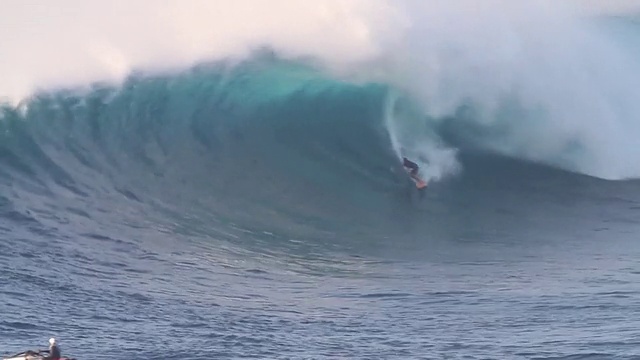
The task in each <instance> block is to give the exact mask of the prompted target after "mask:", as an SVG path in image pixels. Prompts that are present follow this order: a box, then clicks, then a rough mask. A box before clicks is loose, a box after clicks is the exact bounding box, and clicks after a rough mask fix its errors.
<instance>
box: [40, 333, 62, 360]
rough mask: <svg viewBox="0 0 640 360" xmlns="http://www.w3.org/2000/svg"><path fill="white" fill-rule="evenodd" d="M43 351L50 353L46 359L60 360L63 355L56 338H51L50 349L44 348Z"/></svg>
mask: <svg viewBox="0 0 640 360" xmlns="http://www.w3.org/2000/svg"><path fill="white" fill-rule="evenodd" d="M43 352H48V353H49V355H48V356H46V357H45V358H44V360H59V359H60V357H61V355H60V348H59V347H58V343H57V342H56V339H54V338H51V339H49V350H44V351H43Z"/></svg>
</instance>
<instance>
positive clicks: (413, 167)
mask: <svg viewBox="0 0 640 360" xmlns="http://www.w3.org/2000/svg"><path fill="white" fill-rule="evenodd" d="M402 166H404V167H406V168H407V169H411V175H414V176H415V175H418V169H419V167H418V164H416V163H414V162H413V161H409V160H408V159H407V158H406V157H403V158H402Z"/></svg>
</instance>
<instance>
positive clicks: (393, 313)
mask: <svg viewBox="0 0 640 360" xmlns="http://www.w3.org/2000/svg"><path fill="white" fill-rule="evenodd" d="M602 26H603V27H604V28H606V33H607V34H608V35H607V36H611V37H612V38H615V39H617V41H619V42H618V44H626V45H624V46H622V45H621V46H622V47H623V48H625V46H627V45H628V46H627V47H626V48H628V49H632V48H633V46H632V45H633V44H635V46H637V45H638V44H640V43H638V41H640V30H639V29H638V27H637V23H633V22H629V21H628V20H623V19H613V20H611V19H609V20H607V21H605V23H604V25H602ZM603 31H604V30H603ZM636 35H637V36H636ZM612 41H613V40H612ZM635 49H638V47H636V48H635ZM629 51H630V52H629V54H631V55H629V56H631V59H634V61H640V57H638V55H639V54H640V52H634V51H633V50H629ZM594 66H596V67H598V66H599V65H598V64H595V65H594ZM603 66H604V65H603ZM607 74H608V73H607V72H604V73H600V74H599V75H603V76H604V75H607ZM425 76H428V75H425ZM629 76H630V77H631V78H633V77H632V76H631V75H629ZM633 76H638V75H636V74H633ZM607 79H609V78H607ZM611 81H613V80H611ZM396 85H397V84H393V83H390V82H384V81H362V80H361V79H360V80H359V81H355V80H353V79H348V78H341V77H339V76H333V75H331V74H329V73H328V72H326V71H324V69H322V68H321V67H319V66H316V64H315V63H314V62H313V61H311V62H309V61H305V60H291V59H283V58H281V57H279V56H278V55H277V54H276V53H273V52H270V51H259V52H257V53H256V54H255V55H254V56H251V57H250V58H248V59H246V60H244V61H241V62H235V61H234V62H227V61H224V60H221V61H212V62H203V63H201V64H199V65H196V66H194V67H191V68H188V69H183V70H181V71H175V72H172V73H169V74H166V73H162V74H157V73H155V74H154V73H145V72H142V71H141V72H133V73H131V74H130V75H129V76H128V78H127V79H126V81H124V83H123V84H120V85H110V84H108V83H100V82H96V83H92V84H90V85H87V86H84V87H83V88H82V89H55V90H47V91H44V90H43V91H39V92H36V93H34V94H33V95H32V96H30V97H29V98H28V99H25V100H24V101H23V102H21V103H20V104H18V105H13V104H9V103H7V104H5V105H3V106H2V109H1V112H0V264H2V265H0V352H1V353H2V354H4V355H8V354H10V353H15V352H18V351H22V350H26V349H37V348H40V349H43V348H46V346H47V340H48V338H49V337H52V336H53V337H56V338H57V339H58V341H59V343H60V345H61V348H62V351H63V355H66V356H72V357H75V358H77V359H78V360H82V359H92V360H100V359H105V360H106V359H111V360H113V359H122V360H126V359H572V360H574V359H639V358H640V336H639V335H640V320H638V319H640V242H639V241H638V234H640V181H639V180H637V178H638V176H637V174H635V173H634V172H635V171H636V170H634V169H638V165H637V160H638V158H637V157H630V156H629V157H624V156H626V155H627V154H628V153H631V154H633V153H635V151H636V150H635V148H633V146H636V147H638V145H640V144H639V143H638V138H639V137H638V136H639V135H640V132H638V131H637V130H638V129H639V128H640V126H638V122H639V121H640V117H639V116H640V112H635V113H633V112H632V111H631V110H634V109H636V107H628V106H627V105H629V104H631V102H629V103H625V102H624V101H623V100H624V99H628V97H624V96H627V95H628V96H630V97H631V98H632V99H633V98H635V99H636V101H637V95H638V93H637V89H636V90H635V91H636V93H635V95H633V94H630V93H622V92H616V93H615V94H616V96H618V95H620V96H623V95H624V96H623V97H624V99H620V102H618V103H615V104H617V105H619V106H620V109H621V108H624V110H628V111H627V112H624V111H622V110H620V112H619V113H618V115H620V114H624V115H629V116H627V117H624V121H623V122H620V123H612V122H604V120H603V122H602V123H599V122H598V121H600V120H602V119H601V118H598V117H594V118H588V119H587V118H584V119H580V121H577V122H576V123H572V126H574V125H575V126H574V127H570V126H563V125H566V124H558V123H556V122H554V121H553V118H552V117H545V116H546V115H545V114H548V113H549V112H550V113H551V114H553V110H554V109H551V110H550V109H547V108H544V106H543V105H544V102H542V98H538V99H536V102H535V103H536V105H535V106H529V105H530V104H527V103H526V101H523V100H522V99H520V100H518V99H511V98H506V99H505V103H504V104H503V106H502V107H501V110H500V111H498V112H497V113H494V115H495V117H494V118H493V119H494V120H495V121H485V120H486V118H483V119H484V120H482V121H477V120H478V119H479V117H481V115H482V114H484V115H486V113H484V112H482V111H480V110H479V109H478V108H477V107H476V106H475V105H474V102H473V101H471V102H464V103H461V104H460V105H459V106H458V107H456V111H454V112H449V113H441V114H435V113H430V114H429V113H427V114H425V112H424V111H422V110H423V109H424V108H423V107H421V106H422V105H424V104H420V103H419V101H418V100H417V99H416V97H415V96H412V95H411V94H410V91H407V89H402V88H400V87H398V86H396ZM636 85H637V84H636ZM608 89H609V88H606V89H604V90H608ZM616 89H618V88H616ZM604 90H603V91H604ZM549 91H553V89H550V90H549ZM524 93H525V94H526V93H527V92H526V91H524ZM607 94H608V93H607ZM576 96H578V95H576ZM580 99H582V98H580V97H578V100H580ZM538 100H540V101H541V102H538ZM578 100H577V102H578V104H572V106H578V105H580V103H579V101H578ZM540 104H542V105H540ZM634 104H635V103H634ZM592 105H593V104H592V103H591V104H586V103H585V104H584V106H587V107H588V106H592ZM625 106H627V107H625ZM633 106H636V105H633ZM541 107H542V108H541ZM569 108H570V109H573V107H569ZM617 109H619V108H615V107H614V108H611V109H609V110H611V111H612V112H616V110H617ZM629 109H631V110H629ZM541 114H542V115H541ZM605 120H610V119H608V118H607V119H605ZM582 121H583V122H582ZM527 122H529V124H531V123H535V124H536V125H535V126H526V127H523V126H521V125H522V124H523V123H527ZM587 122H588V123H587ZM576 124H577V125H576ZM594 126H595V127H596V128H598V126H601V128H598V129H599V130H598V131H596V132H595V133H594V134H591V133H589V134H587V133H588V131H586V130H585V129H587V130H588V129H592V128H594ZM612 129H615V130H616V132H615V133H616V134H620V135H621V136H622V135H625V136H626V137H624V138H619V139H618V138H611V137H608V138H606V139H605V136H608V135H609V134H612V133H614V132H612V131H613V130H612ZM582 130H585V131H582ZM558 134H562V135H563V136H562V137H559V136H558ZM585 134H586V135H585ZM583 135H584V136H583ZM600 135H602V137H599V136H600ZM550 138H553V139H554V140H557V141H553V142H552V143H549V142H547V140H549V139H550ZM524 139H526V141H524ZM560 140H561V141H560ZM604 140H608V142H605V141H604ZM619 148H620V149H622V150H625V149H627V150H629V149H631V148H633V149H632V150H629V152H628V153H627V152H624V151H618V150H619ZM605 150H611V151H605ZM402 155H405V156H408V157H410V158H411V159H413V160H415V161H416V162H418V163H419V164H420V166H421V171H422V173H421V174H422V176H423V177H425V178H426V179H428V180H429V186H428V187H427V189H426V190H425V191H422V192H420V191H417V190H416V189H415V186H414V184H413V183H412V182H411V181H410V179H409V178H408V177H407V176H406V174H405V172H404V171H403V169H402V167H401V165H400V160H399V159H400V158H401V156H402ZM609 165H612V166H609ZM613 165H615V166H613Z"/></svg>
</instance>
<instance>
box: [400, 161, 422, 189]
mask: <svg viewBox="0 0 640 360" xmlns="http://www.w3.org/2000/svg"><path fill="white" fill-rule="evenodd" d="M402 166H403V167H404V168H405V170H406V171H407V172H408V173H409V176H411V178H412V179H413V180H414V181H415V183H416V187H417V188H418V189H424V188H425V187H427V182H426V181H424V180H422V179H421V178H420V177H419V176H418V171H419V170H420V167H419V166H418V164H416V163H415V162H413V161H411V160H409V159H407V158H406V157H404V156H403V157H402Z"/></svg>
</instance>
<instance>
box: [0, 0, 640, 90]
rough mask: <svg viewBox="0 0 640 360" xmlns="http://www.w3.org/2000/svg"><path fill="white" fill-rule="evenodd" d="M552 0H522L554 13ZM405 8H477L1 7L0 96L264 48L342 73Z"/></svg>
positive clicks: (116, 3)
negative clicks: (339, 68) (325, 64)
mask: <svg viewBox="0 0 640 360" xmlns="http://www.w3.org/2000/svg"><path fill="white" fill-rule="evenodd" d="M559 1H560V0H556V1H555V2H554V1H551V0H549V1H545V0H530V1H529V2H531V3H540V4H542V5H540V7H545V6H548V7H554V8H555V7H558V6H557V4H559ZM565 1H566V3H567V4H569V3H571V2H573V3H575V4H576V5H577V8H576V9H578V10H580V11H582V10H585V11H596V12H602V11H631V10H630V9H635V8H640V0H634V1H631V0H565ZM526 2H527V1H523V3H526ZM411 3H421V4H427V7H426V8H427V10H424V9H423V11H425V12H430V13H429V14H427V15H426V19H437V18H438V17H439V13H438V11H443V12H445V13H446V14H450V13H456V12H457V13H461V14H463V13H464V11H465V9H466V8H475V7H477V3H478V0H416V1H411V0H406V1H403V0H322V1H314V2H312V1H300V0H234V1H223V0H219V1H210V0H136V1H128V0H109V1H106V0H105V1H102V2H100V3H98V2H96V1H86V0H46V1H45V0H3V1H2V3H1V5H0V52H1V53H2V56H0V79H2V82H0V96H4V97H9V98H10V99H19V98H21V97H24V96H27V95H28V94H30V93H31V92H33V91H35V90H37V89H39V88H47V87H51V86H72V85H77V84H86V83H89V82H91V81H94V80H105V79H108V80H112V81H118V80H119V79H122V78H123V77H125V76H126V75H127V74H128V73H129V72H130V71H131V70H132V69H134V68H143V69H150V70H154V69H155V70H162V69H172V68H181V67H186V66H189V65H192V64H194V63H196V62H198V61H202V60H206V59H217V58H221V57H242V56H244V55H246V54H247V53H248V52H250V51H251V49H253V48H255V47H258V46H260V45H263V44H268V45H271V46H272V47H274V48H275V49H277V50H278V51H279V52H280V53H281V54H284V55H285V56H301V55H310V56H314V57H317V58H320V59H324V60H327V61H328V62H330V63H331V64H333V65H336V66H349V64H356V63H358V62H361V61H366V60H367V59H374V58H376V57H379V56H381V55H382V54H383V53H385V51H389V49H390V48H393V44H394V42H397V41H400V39H401V38H402V37H403V36H404V32H405V31H406V30H407V29H408V28H410V27H411V26H414V25H415V24H416V23H418V24H419V23H420V22H421V21H425V20H424V19H425V18H421V16H420V14H416V13H411V11H407V10H406V9H407V8H409V9H411V8H412V5H411ZM511 3H512V0H485V1H484V2H483V4H486V5H483V8H485V9H484V10H482V11H485V12H484V14H489V12H487V11H486V8H490V9H491V11H492V12H494V13H496V14H500V13H501V11H502V10H501V8H502V7H503V6H505V4H511ZM407 4H408V5H407ZM403 5H407V6H403ZM432 9H437V10H432ZM446 14H445V15H446ZM489 16H492V15H489ZM504 16H510V15H509V14H506V15H504Z"/></svg>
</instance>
